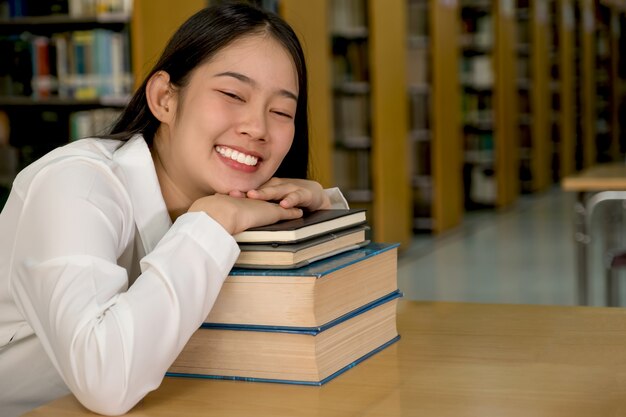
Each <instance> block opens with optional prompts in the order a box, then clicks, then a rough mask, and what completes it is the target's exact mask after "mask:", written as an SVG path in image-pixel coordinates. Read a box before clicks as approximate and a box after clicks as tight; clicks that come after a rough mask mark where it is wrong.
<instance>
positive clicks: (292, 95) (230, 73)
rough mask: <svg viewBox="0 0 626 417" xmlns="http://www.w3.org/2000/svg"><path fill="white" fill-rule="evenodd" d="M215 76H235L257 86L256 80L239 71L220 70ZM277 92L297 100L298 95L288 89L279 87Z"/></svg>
mask: <svg viewBox="0 0 626 417" xmlns="http://www.w3.org/2000/svg"><path fill="white" fill-rule="evenodd" d="M215 76H216V77H232V78H235V79H237V80H239V81H241V82H244V83H246V84H249V85H251V86H252V87H256V86H257V82H256V81H254V80H253V79H252V78H250V77H248V76H246V75H243V74H241V73H239V72H233V71H225V72H220V73H219V74H216V75H215ZM278 94H279V95H281V96H283V97H287V98H291V99H293V100H295V101H298V96H297V95H295V94H294V93H292V92H291V91H289V90H284V89H280V90H278Z"/></svg>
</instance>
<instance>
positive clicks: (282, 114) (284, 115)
mask: <svg viewBox="0 0 626 417" xmlns="http://www.w3.org/2000/svg"><path fill="white" fill-rule="evenodd" d="M273 113H274V114H277V115H278V116H281V117H286V118H288V119H293V116H292V115H291V114H289V113H284V112H282V111H277V110H274V111H273Z"/></svg>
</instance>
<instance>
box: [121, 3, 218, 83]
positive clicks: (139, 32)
mask: <svg viewBox="0 0 626 417" xmlns="http://www.w3.org/2000/svg"><path fill="white" fill-rule="evenodd" d="M207 4H208V1H207V0H176V1H170V0H133V14H132V20H131V51H132V62H133V76H134V79H135V84H136V85H138V84H139V83H140V82H141V81H142V80H143V78H144V77H145V75H146V74H147V72H148V71H149V70H150V69H151V68H152V65H154V63H155V62H156V60H157V59H158V58H159V55H160V54H161V51H162V50H163V48H164V47H165V44H166V43H167V41H168V40H169V38H170V37H171V36H172V34H173V33H174V31H175V30H176V29H177V28H178V27H179V26H180V25H181V24H182V23H183V22H184V21H185V20H186V19H187V18H188V17H190V16H191V15H192V14H194V13H195V12H197V11H198V10H200V9H202V8H203V7H206V6H207Z"/></svg>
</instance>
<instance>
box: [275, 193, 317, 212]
mask: <svg viewBox="0 0 626 417" xmlns="http://www.w3.org/2000/svg"><path fill="white" fill-rule="evenodd" d="M279 204H280V206H281V207H284V208H290V207H296V206H298V207H308V206H310V205H311V194H310V193H309V192H308V190H305V189H303V188H299V189H297V190H295V191H293V192H291V193H289V194H287V195H286V196H284V197H283V198H282V199H281V200H280V203H279Z"/></svg>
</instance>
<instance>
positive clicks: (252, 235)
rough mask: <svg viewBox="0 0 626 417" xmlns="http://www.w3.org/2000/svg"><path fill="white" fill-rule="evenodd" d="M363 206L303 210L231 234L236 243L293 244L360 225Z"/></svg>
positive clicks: (363, 219)
mask: <svg viewBox="0 0 626 417" xmlns="http://www.w3.org/2000/svg"><path fill="white" fill-rule="evenodd" d="M365 216H366V212H365V209H333V210H317V211H311V212H305V213H304V215H303V216H302V217H301V218H299V219H294V220H286V221H281V222H278V223H274V224H271V225H268V226H261V227H254V228H251V229H248V230H245V231H243V232H241V233H238V234H236V235H235V236H234V238H235V240H236V241H237V243H240V244H241V243H295V242H300V241H302V240H305V239H310V238H312V237H315V236H320V235H323V234H326V233H330V232H334V231H338V230H342V229H346V228H349V227H354V226H357V225H361V224H364V223H365V221H366V217H365Z"/></svg>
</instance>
